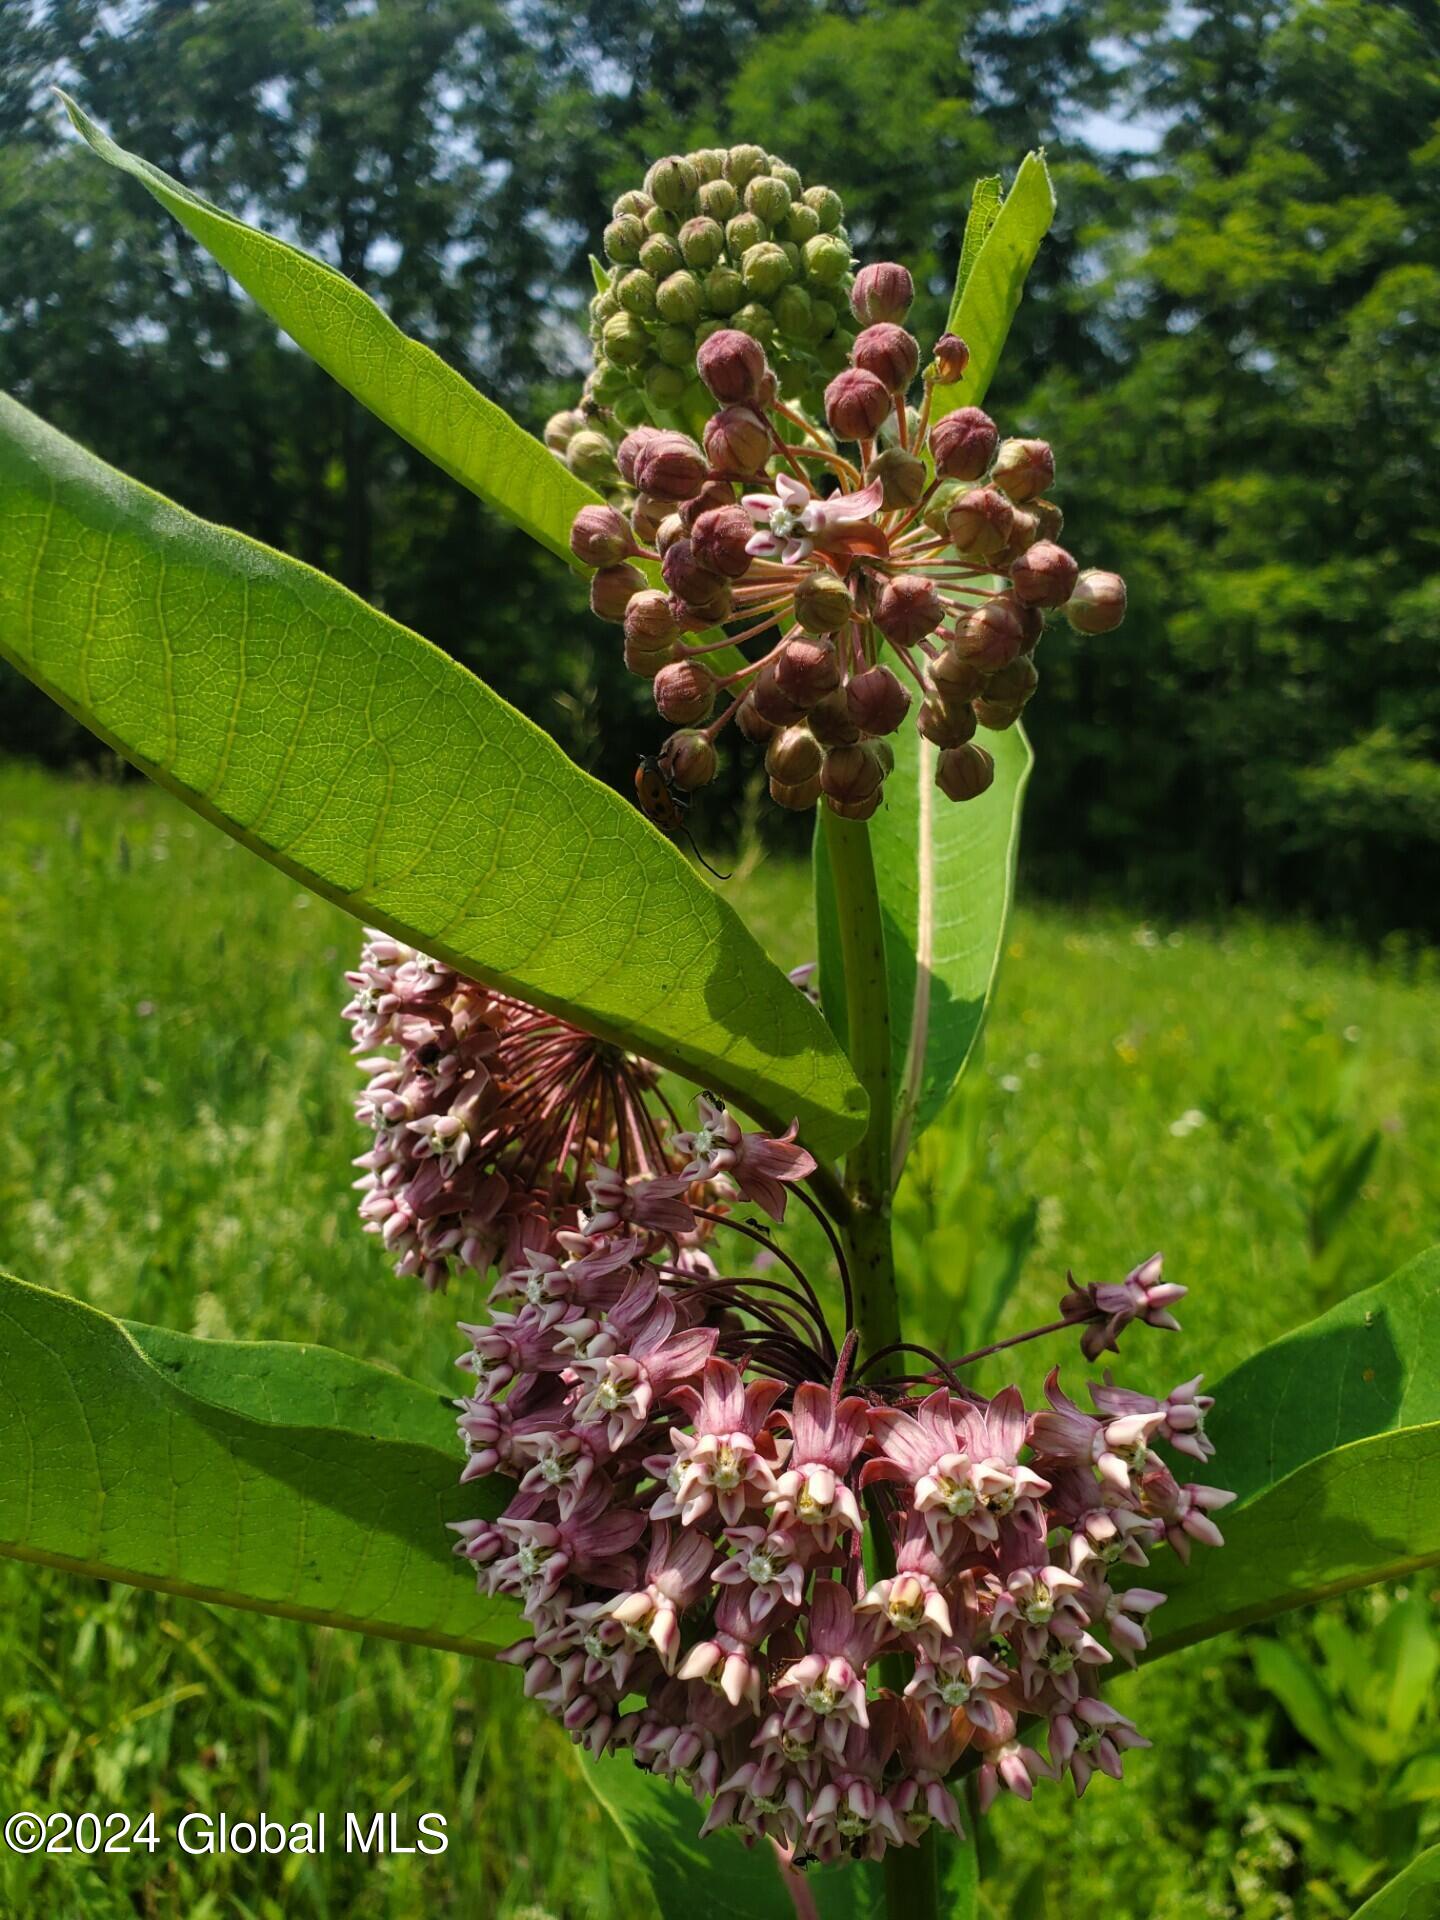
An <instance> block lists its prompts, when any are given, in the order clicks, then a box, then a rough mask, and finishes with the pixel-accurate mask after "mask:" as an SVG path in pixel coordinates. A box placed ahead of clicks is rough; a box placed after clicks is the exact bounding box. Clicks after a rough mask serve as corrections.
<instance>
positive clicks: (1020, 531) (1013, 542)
mask: <svg viewBox="0 0 1440 1920" xmlns="http://www.w3.org/2000/svg"><path fill="white" fill-rule="evenodd" d="M995 491H996V492H997V493H998V492H999V488H998V487H997V488H996V489H995ZM1001 497H1002V499H1003V497H1004V496H1003V495H1002V496H1001ZM1039 538H1040V517H1039V515H1038V514H1034V513H1031V511H1030V509H1029V508H1028V507H1016V508H1015V511H1014V517H1013V518H1012V519H1011V522H1010V538H1009V539H1008V540H1007V541H1006V542H1005V545H1004V547H1003V549H1002V550H1001V551H1000V552H999V553H998V554H996V555H995V556H994V560H995V565H996V566H997V567H998V568H1000V569H1001V571H1003V572H1008V571H1009V569H1010V568H1011V567H1012V566H1013V565H1014V563H1015V562H1016V561H1017V560H1018V559H1019V558H1020V556H1021V554H1022V553H1028V552H1029V550H1030V549H1031V547H1033V546H1034V544H1035V542H1036V541H1037V540H1038V539H1039Z"/></svg>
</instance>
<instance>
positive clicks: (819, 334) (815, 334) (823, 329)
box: [810, 295, 840, 340]
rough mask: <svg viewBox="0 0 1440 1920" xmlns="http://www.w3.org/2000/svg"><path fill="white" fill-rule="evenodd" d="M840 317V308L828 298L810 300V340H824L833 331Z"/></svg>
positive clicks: (812, 298)
mask: <svg viewBox="0 0 1440 1920" xmlns="http://www.w3.org/2000/svg"><path fill="white" fill-rule="evenodd" d="M839 318H840V309H839V308H838V307H837V306H836V305H835V304H834V302H833V301H830V300H817V299H816V298H815V297H814V296H813V295H812V296H811V300H810V324H811V327H812V332H811V335H810V338H811V339H812V340H825V339H828V338H829V336H830V335H831V334H832V333H833V332H834V331H835V327H836V323H837V322H838V321H839Z"/></svg>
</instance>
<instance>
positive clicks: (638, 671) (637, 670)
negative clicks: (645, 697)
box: [625, 594, 675, 680]
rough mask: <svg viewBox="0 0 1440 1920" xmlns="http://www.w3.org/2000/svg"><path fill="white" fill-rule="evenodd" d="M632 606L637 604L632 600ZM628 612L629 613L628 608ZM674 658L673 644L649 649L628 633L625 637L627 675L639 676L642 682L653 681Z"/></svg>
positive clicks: (637, 597) (637, 596) (627, 609)
mask: <svg viewBox="0 0 1440 1920" xmlns="http://www.w3.org/2000/svg"><path fill="white" fill-rule="evenodd" d="M639 597H640V596H639V595H638V594H637V595H636V596H635V598H636V599H637V600H638V599H639ZM662 597H663V596H662ZM630 604H631V606H633V605H634V604H635V602H634V601H633V600H632V601H631V603H630ZM626 612H627V613H628V612H629V608H628V607H627V608H626ZM674 658H675V648H674V646H673V644H672V645H666V646H659V647H647V646H646V645H645V644H644V642H643V641H640V640H632V639H631V638H630V635H629V634H628V633H627V634H626V636H625V670H626V672H627V673H633V674H635V675H637V676H638V678H640V679H641V680H653V679H654V678H655V676H656V674H657V673H659V671H660V669H661V668H662V667H668V666H669V664H670V662H671V661H672V660H673V659H674Z"/></svg>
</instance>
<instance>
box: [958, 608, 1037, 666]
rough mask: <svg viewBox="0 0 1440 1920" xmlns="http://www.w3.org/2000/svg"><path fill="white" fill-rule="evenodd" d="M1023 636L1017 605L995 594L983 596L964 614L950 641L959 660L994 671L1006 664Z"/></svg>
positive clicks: (1013, 656) (1015, 652)
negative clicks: (992, 598)
mask: <svg viewBox="0 0 1440 1920" xmlns="http://www.w3.org/2000/svg"><path fill="white" fill-rule="evenodd" d="M1024 637H1025V635H1024V630H1023V629H1022V627H1021V624H1020V616H1019V612H1018V610H1017V608H1016V607H1015V606H1014V604H1013V603H1012V602H1011V601H1010V600H1008V599H1002V598H997V599H994V600H987V601H986V602H985V604H984V605H983V606H980V607H977V608H976V609H975V611H974V612H973V613H972V614H970V615H969V616H968V617H967V619H966V620H965V622H964V624H963V625H962V626H960V627H959V628H957V629H956V633H955V637H954V640H953V641H952V642H951V645H952V646H953V648H954V650H955V652H956V653H958V654H959V655H960V657H961V659H962V660H968V661H969V662H970V664H971V665H972V666H976V667H979V668H980V670H981V671H982V672H983V673H995V672H997V671H998V670H999V669H1000V668H1001V667H1008V666H1009V664H1010V662H1011V661H1012V660H1013V659H1014V658H1015V656H1016V654H1017V653H1019V651H1020V646H1021V642H1022V641H1023V640H1024Z"/></svg>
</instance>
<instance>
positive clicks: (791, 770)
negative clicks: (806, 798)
mask: <svg viewBox="0 0 1440 1920" xmlns="http://www.w3.org/2000/svg"><path fill="white" fill-rule="evenodd" d="M823 759H824V755H823V753H822V752H821V750H820V744H819V742H818V741H817V740H816V738H815V736H814V734H813V733H811V731H810V729H809V728H808V727H786V728H784V729H783V730H782V731H781V732H779V733H777V734H776V735H775V737H774V739H773V740H771V742H770V744H769V746H768V747H767V748H766V750H765V771H766V772H767V773H768V774H769V775H770V777H771V779H772V780H778V781H779V782H780V784H781V785H782V786H785V787H798V786H800V785H801V784H802V783H803V782H804V781H806V780H811V779H813V778H814V776H815V775H816V774H817V773H819V771H820V763H821V761H822V760H823Z"/></svg>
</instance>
